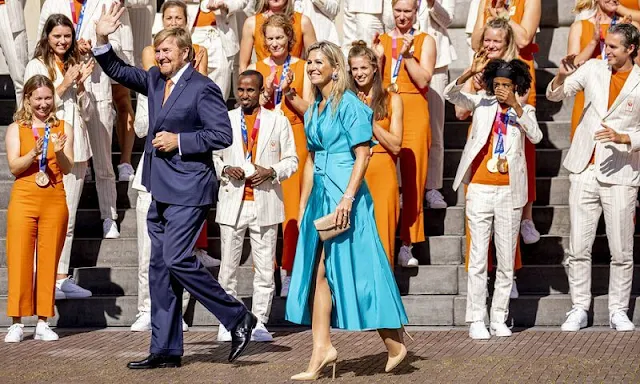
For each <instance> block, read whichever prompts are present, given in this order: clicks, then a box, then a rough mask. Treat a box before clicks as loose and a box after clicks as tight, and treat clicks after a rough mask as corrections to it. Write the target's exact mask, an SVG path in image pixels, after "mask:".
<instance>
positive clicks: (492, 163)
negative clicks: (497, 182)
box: [487, 158, 498, 173]
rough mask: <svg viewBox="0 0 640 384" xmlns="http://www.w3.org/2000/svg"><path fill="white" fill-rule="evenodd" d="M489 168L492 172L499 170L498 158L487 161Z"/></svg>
mask: <svg viewBox="0 0 640 384" xmlns="http://www.w3.org/2000/svg"><path fill="white" fill-rule="evenodd" d="M487 169H488V170H489V172H491V173H496V172H498V159H493V158H492V159H489V161H487Z"/></svg>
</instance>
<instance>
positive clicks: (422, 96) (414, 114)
mask: <svg viewBox="0 0 640 384" xmlns="http://www.w3.org/2000/svg"><path fill="white" fill-rule="evenodd" d="M426 36H427V34H425V33H422V32H418V33H416V34H415V35H414V40H413V47H414V49H415V50H414V52H413V56H414V57H415V58H416V60H418V61H419V60H420V56H421V54H422V43H423V42H424V39H425V37H426ZM392 40H393V39H392V38H391V36H389V34H386V33H385V34H384V35H382V36H380V43H381V44H382V46H383V48H384V57H385V62H384V71H383V80H382V82H383V84H384V86H385V87H387V86H388V85H389V84H390V83H391V76H392V72H393V67H392V64H393V63H392V61H393V60H392V47H391V44H392ZM400 44H401V43H400V41H399V45H400ZM396 84H397V85H398V94H399V95H400V97H401V98H402V104H403V106H404V110H405V111H406V112H405V113H404V115H403V118H402V124H403V134H402V150H401V151H400V173H401V175H400V176H401V178H402V215H401V217H400V238H401V239H402V241H403V242H406V243H420V242H423V241H425V236H424V208H423V201H424V191H425V186H426V184H427V164H428V158H429V147H430V146H431V127H430V125H429V103H428V101H427V96H426V95H427V91H428V89H419V88H418V87H417V86H416V85H415V84H414V82H413V80H412V79H411V77H410V76H409V73H408V72H407V70H406V68H405V66H404V63H403V64H402V65H401V66H400V72H399V73H398V78H397V81H396Z"/></svg>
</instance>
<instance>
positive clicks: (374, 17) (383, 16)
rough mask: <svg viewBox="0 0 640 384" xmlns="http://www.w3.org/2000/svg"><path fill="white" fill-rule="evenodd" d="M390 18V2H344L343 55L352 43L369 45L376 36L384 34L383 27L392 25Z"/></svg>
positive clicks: (371, 0) (364, 0) (352, 0)
mask: <svg viewBox="0 0 640 384" xmlns="http://www.w3.org/2000/svg"><path fill="white" fill-rule="evenodd" d="M392 18H393V16H392V8H391V0H345V1H344V22H343V24H342V28H343V34H344V39H343V40H342V49H343V51H344V52H345V55H346V54H348V53H349V49H351V44H352V43H353V42H354V41H358V40H362V41H365V42H367V44H371V43H372V42H373V39H374V38H375V36H376V35H381V34H383V33H384V31H385V25H389V26H390V27H391V26H392V25H393V22H392Z"/></svg>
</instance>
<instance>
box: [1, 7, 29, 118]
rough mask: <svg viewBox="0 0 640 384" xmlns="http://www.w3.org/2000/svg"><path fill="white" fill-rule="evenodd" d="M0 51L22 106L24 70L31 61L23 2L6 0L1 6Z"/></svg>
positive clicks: (18, 101)
mask: <svg viewBox="0 0 640 384" xmlns="http://www.w3.org/2000/svg"><path fill="white" fill-rule="evenodd" d="M0 49H2V54H3V55H4V59H5V60H6V62H7V67H9V75H10V76H11V80H12V81H13V87H14V89H15V91H16V105H20V104H21V102H22V87H23V86H24V80H25V79H24V69H25V67H26V65H27V61H29V53H28V50H27V30H26V25H25V22H24V3H23V0H5V3H4V4H0Z"/></svg>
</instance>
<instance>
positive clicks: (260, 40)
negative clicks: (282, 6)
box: [253, 12, 304, 62]
mask: <svg viewBox="0 0 640 384" xmlns="http://www.w3.org/2000/svg"><path fill="white" fill-rule="evenodd" d="M266 19H267V18H266V17H265V16H264V14H263V13H259V14H257V15H256V27H255V29H254V30H253V49H255V51H256V61H257V62H261V61H262V60H264V59H266V58H267V57H269V56H270V54H269V50H268V49H267V47H266V46H265V39H264V35H263V34H262V24H264V22H265V21H266ZM293 35H294V36H295V42H294V44H293V47H292V48H291V52H289V53H290V54H291V56H293V57H302V50H303V49H304V40H303V38H302V13H299V12H294V14H293Z"/></svg>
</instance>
